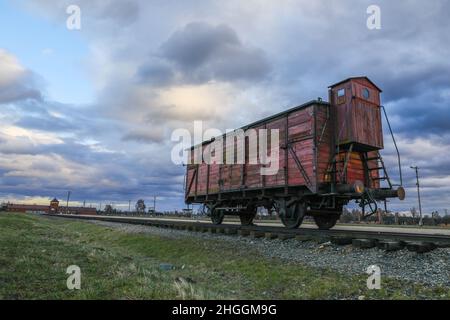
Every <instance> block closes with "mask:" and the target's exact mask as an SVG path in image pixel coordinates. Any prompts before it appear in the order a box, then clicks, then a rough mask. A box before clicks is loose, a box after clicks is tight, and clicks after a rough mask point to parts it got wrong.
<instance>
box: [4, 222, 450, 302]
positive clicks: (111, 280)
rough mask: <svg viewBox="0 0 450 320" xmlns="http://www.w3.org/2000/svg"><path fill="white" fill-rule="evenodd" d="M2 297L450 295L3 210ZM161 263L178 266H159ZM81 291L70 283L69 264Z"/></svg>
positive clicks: (231, 249)
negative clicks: (375, 285) (371, 284)
mask: <svg viewBox="0 0 450 320" xmlns="http://www.w3.org/2000/svg"><path fill="white" fill-rule="evenodd" d="M0 249H1V251H0V298H1V299H177V298H178V299H179V298H182V299H357V298H358V296H361V295H363V296H365V298H367V299H373V298H375V299H379V298H383V299H384V298H388V299H414V298H440V299H450V292H449V290H448V289H445V288H434V289H430V288H424V287H422V286H420V285H418V284H412V283H406V282H400V281H397V280H392V279H386V278H383V279H382V289H381V290H368V289H367V287H366V279H367V277H366V276H365V275H362V276H349V275H346V274H338V273H336V272H334V271H331V270H317V269H313V268H310V267H306V266H304V265H302V264H298V263H286V262H285V261H281V260H278V259H269V258H266V257H262V256H261V255H259V254H258V253H257V252H256V251H252V250H249V249H246V250H244V249H243V248H236V247H235V246H233V245H232V244H230V243H228V242H226V241H204V240H200V239H195V238H181V239H168V238H161V237H158V236H155V235H151V234H136V233H134V234H131V233H124V232H122V231H119V230H116V229H112V228H107V227H103V226H99V225H95V224H92V223H88V222H80V221H73V220H67V219H59V218H52V219H50V218H45V217H39V216H32V215H25V214H10V213H0ZM160 263H171V264H173V265H174V266H175V267H176V268H175V269H174V270H170V271H162V270H160V268H159V266H160ZM73 264H75V265H78V266H79V267H80V268H81V273H82V280H81V281H82V283H81V290H73V291H72V290H68V289H67V287H66V280H67V277H68V275H67V274H66V273H65V272H66V268H67V267H68V266H69V265H73Z"/></svg>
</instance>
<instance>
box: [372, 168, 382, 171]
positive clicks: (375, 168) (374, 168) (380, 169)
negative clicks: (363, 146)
mask: <svg viewBox="0 0 450 320" xmlns="http://www.w3.org/2000/svg"><path fill="white" fill-rule="evenodd" d="M381 169H383V167H378V168H369V171H373V170H381Z"/></svg>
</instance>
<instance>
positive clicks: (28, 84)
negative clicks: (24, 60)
mask: <svg viewBox="0 0 450 320" xmlns="http://www.w3.org/2000/svg"><path fill="white" fill-rule="evenodd" d="M34 81H35V79H34V76H33V74H32V73H31V72H30V71H28V70H26V69H25V68H24V67H23V66H22V65H21V64H20V63H19V61H18V60H17V58H16V57H15V56H13V55H12V54H10V53H9V52H7V51H5V50H3V49H1V48H0V103H7V102H13V101H18V100H25V99H29V98H33V99H40V92H39V91H38V90H36V89H35V88H33V86H34V85H35V84H34Z"/></svg>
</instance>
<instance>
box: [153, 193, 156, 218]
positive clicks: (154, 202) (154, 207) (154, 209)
mask: <svg viewBox="0 0 450 320" xmlns="http://www.w3.org/2000/svg"><path fill="white" fill-rule="evenodd" d="M153 212H154V213H155V214H156V196H153Z"/></svg>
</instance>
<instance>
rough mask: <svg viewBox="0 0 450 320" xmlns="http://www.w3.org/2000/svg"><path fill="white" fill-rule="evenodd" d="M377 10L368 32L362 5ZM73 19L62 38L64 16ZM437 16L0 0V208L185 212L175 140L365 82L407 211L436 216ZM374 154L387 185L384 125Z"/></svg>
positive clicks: (131, 1) (446, 137)
mask: <svg viewBox="0 0 450 320" xmlns="http://www.w3.org/2000/svg"><path fill="white" fill-rule="evenodd" d="M373 4H375V5H377V6H379V8H380V14H381V19H380V22H381V28H380V29H369V28H368V27H367V23H366V21H367V19H368V17H369V14H368V13H367V8H368V7H369V6H370V5H373ZM70 5H77V6H78V7H79V8H80V10H81V20H80V21H81V29H79V30H69V29H68V28H67V25H66V21H67V19H68V18H69V14H67V12H66V9H67V7H68V6H70ZM449 12H450V3H449V2H448V1H445V0H435V1H413V0H410V1H402V2H400V1H374V0H371V1H361V0H353V1H350V0H348V1H347V0H345V1H303V0H297V1H294V0H281V1H266V0H247V1H237V0H228V1H214V0H211V1H200V0H197V1H196V0H186V1H171V0H165V1H162V0H160V1H159V0H153V1H148V0H102V1H100V0H90V1H87V0H79V1H76V0H68V1H66V0H58V1H56V0H39V1H37V0H36V1H33V0H28V1H24V0H18V1H6V0H0V26H1V28H0V200H2V201H8V200H9V201H13V202H27V203H48V200H49V199H50V198H53V197H57V198H59V199H65V197H66V194H67V191H68V190H70V191H71V199H72V201H73V202H74V203H81V202H83V201H86V203H88V204H91V205H94V206H99V205H100V204H102V205H105V204H108V203H112V204H113V205H115V206H116V207H117V208H119V209H120V208H123V209H126V208H128V200H131V201H132V203H135V202H136V201H137V199H139V198H142V199H145V200H146V201H147V202H148V203H151V201H152V199H153V196H157V197H158V201H157V209H158V210H174V209H181V208H183V207H184V204H183V179H184V177H183V174H184V168H183V167H182V166H178V165H175V164H173V163H172V161H171V159H170V155H171V149H172V148H173V146H174V142H172V141H171V139H170V137H171V133H172V131H173V130H174V129H176V128H187V129H191V128H192V126H193V121H194V120H202V121H204V124H205V126H206V127H212V128H218V129H220V130H223V131H224V130H225V129H231V128H236V127H241V126H243V125H245V124H247V123H251V122H253V121H256V120H258V119H260V118H262V117H265V116H269V115H272V114H274V113H277V112H280V111H283V110H285V109H287V108H289V107H293V106H296V105H300V104H302V103H304V102H306V101H309V100H311V99H316V98H317V97H322V98H323V99H324V100H327V95H328V94H327V87H328V86H329V85H330V84H333V83H335V82H338V81H340V80H343V79H345V78H348V77H351V76H360V75H365V76H368V77H369V78H370V79H371V80H372V81H373V82H375V83H376V84H377V85H378V86H379V87H380V88H381V89H383V94H382V103H383V105H384V106H385V107H386V110H387V113H388V115H389V118H390V122H391V125H392V128H393V130H394V133H395V136H396V139H397V144H398V146H399V149H400V152H401V158H402V171H403V175H404V186H405V188H406V191H407V199H406V200H405V201H403V202H400V201H397V200H393V201H391V203H390V206H391V208H392V209H394V210H409V209H410V208H411V207H413V206H416V207H417V196H416V190H415V174H414V171H413V170H411V169H410V166H412V165H417V166H419V168H420V171H419V173H420V178H421V180H420V181H421V192H422V203H423V207H424V210H425V211H428V212H431V211H433V210H439V211H441V212H444V209H450V160H449V159H450V59H449V56H450V24H449V22H448V13H449ZM384 129H385V130H384V133H385V150H383V151H382V155H383V157H384V159H385V163H386V166H387V167H388V169H389V173H390V175H391V176H392V178H393V180H396V179H397V180H398V173H397V171H398V170H397V167H396V161H397V158H396V155H395V149H394V148H393V145H392V143H391V141H392V140H391V137H390V135H389V134H388V131H387V127H386V124H384Z"/></svg>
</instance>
